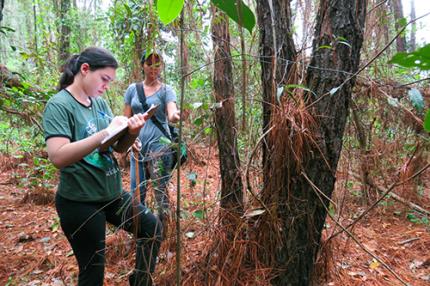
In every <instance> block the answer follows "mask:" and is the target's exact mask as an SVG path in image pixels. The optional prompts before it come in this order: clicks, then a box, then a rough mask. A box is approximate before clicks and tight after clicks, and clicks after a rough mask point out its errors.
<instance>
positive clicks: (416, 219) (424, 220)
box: [406, 212, 429, 225]
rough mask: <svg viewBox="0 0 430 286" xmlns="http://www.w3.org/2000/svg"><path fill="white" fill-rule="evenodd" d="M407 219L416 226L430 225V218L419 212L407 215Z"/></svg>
mask: <svg viewBox="0 0 430 286" xmlns="http://www.w3.org/2000/svg"><path fill="white" fill-rule="evenodd" d="M406 218H407V219H408V220H409V221H410V222H412V223H415V224H425V225H429V218H428V217H427V216H426V215H423V214H420V213H417V212H409V213H408V214H407V215H406Z"/></svg>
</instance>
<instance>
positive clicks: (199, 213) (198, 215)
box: [193, 210, 205, 220]
mask: <svg viewBox="0 0 430 286" xmlns="http://www.w3.org/2000/svg"><path fill="white" fill-rule="evenodd" d="M193 216H194V217H195V218H198V219H200V220H202V219H204V217H205V212H204V211H203V210H196V211H194V212H193Z"/></svg>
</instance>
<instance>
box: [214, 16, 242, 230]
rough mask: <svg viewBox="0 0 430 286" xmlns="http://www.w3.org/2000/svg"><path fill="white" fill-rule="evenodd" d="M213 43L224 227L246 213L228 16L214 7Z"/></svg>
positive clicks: (216, 122) (216, 119)
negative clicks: (244, 210)
mask: <svg viewBox="0 0 430 286" xmlns="http://www.w3.org/2000/svg"><path fill="white" fill-rule="evenodd" d="M214 10H215V12H214V13H213V21H212V40H213V45H214V76H213V85H214V95H215V100H216V102H217V108H216V110H215V124H216V127H217V128H216V129H217V136H218V150H219V161H220V169H221V181H222V183H221V211H225V214H226V215H227V216H224V215H223V216H222V217H223V218H224V220H223V222H224V224H229V223H234V221H231V219H232V218H238V217H239V216H240V215H242V213H243V185H242V178H241V173H240V160H239V154H238V152H237V127H236V118H235V110H234V86H233V71H232V62H231V53H230V34H229V30H228V26H229V25H228V18H227V16H226V15H225V14H224V13H222V12H220V11H218V10H217V9H216V8H214Z"/></svg>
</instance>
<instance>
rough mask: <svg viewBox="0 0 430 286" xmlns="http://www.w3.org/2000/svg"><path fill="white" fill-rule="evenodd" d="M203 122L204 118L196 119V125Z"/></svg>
mask: <svg viewBox="0 0 430 286" xmlns="http://www.w3.org/2000/svg"><path fill="white" fill-rule="evenodd" d="M202 124H203V118H201V117H199V118H197V119H196V120H194V125H196V126H201V125H202Z"/></svg>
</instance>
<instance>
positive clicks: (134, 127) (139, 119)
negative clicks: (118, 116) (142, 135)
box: [122, 113, 145, 135]
mask: <svg viewBox="0 0 430 286" xmlns="http://www.w3.org/2000/svg"><path fill="white" fill-rule="evenodd" d="M122 117H124V118H127V117H125V116H122ZM127 123H128V133H130V134H132V135H136V134H138V133H139V131H140V129H141V128H142V127H143V125H145V116H144V114H142V113H138V114H135V115H133V116H132V117H130V118H128V122H127Z"/></svg>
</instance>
